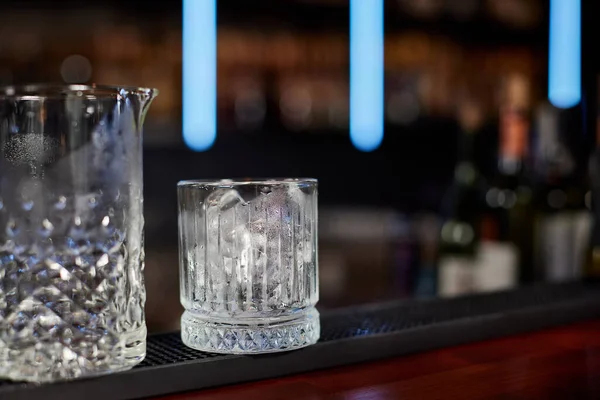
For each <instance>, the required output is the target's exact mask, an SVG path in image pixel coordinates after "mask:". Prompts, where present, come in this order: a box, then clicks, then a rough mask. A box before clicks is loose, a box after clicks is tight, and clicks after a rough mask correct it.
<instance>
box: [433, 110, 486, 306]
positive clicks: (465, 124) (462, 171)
mask: <svg viewBox="0 0 600 400" xmlns="http://www.w3.org/2000/svg"><path fill="white" fill-rule="evenodd" d="M481 115H482V114H481V112H480V109H479V107H478V104H477V103H476V102H474V101H469V100H467V101H463V102H461V104H460V105H459V110H458V120H459V123H460V127H461V132H460V135H459V148H458V163H457V165H456V167H455V170H454V180H453V182H452V184H451V186H450V189H449V191H448V192H447V193H446V196H445V198H444V200H443V203H444V204H443V205H442V217H443V219H444V222H443V224H442V229H441V236H440V255H439V261H438V291H439V295H440V296H443V297H450V296H459V295H463V294H466V293H471V292H473V291H475V288H476V285H477V277H476V276H477V257H476V252H477V249H478V246H479V226H480V216H481V215H480V212H481V201H480V200H481V175H480V173H479V170H478V168H477V164H476V162H475V152H476V151H475V150H476V149H475V138H476V134H477V130H478V128H479V127H480V126H481Z"/></svg>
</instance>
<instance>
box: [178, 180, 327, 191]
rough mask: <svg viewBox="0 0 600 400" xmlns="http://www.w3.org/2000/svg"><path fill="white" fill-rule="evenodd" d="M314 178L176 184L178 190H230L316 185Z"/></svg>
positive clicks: (194, 181)
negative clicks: (244, 187)
mask: <svg viewBox="0 0 600 400" xmlns="http://www.w3.org/2000/svg"><path fill="white" fill-rule="evenodd" d="M318 183H319V181H318V180H317V179H316V178H238V179H187V180H183V181H179V182H178V183H177V187H178V188H190V189H204V188H232V187H239V186H276V185H287V184H301V185H302V184H304V185H317V184H318Z"/></svg>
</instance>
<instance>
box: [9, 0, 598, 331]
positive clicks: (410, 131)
mask: <svg viewBox="0 0 600 400" xmlns="http://www.w3.org/2000/svg"><path fill="white" fill-rule="evenodd" d="M364 1H367V2H368V1H369V0H364ZM217 3H218V6H217V7H218V8H217V23H218V44H217V72H218V94H217V107H218V109H217V116H218V135H217V139H216V142H215V143H214V145H213V146H212V147H211V148H210V149H208V150H206V151H201V152H198V151H192V150H190V149H189V148H187V146H186V145H185V143H184V141H183V139H182V129H181V126H182V124H181V113H182V100H181V99H182V90H181V88H182V3H181V1H149V0H146V1H143V2H134V1H130V0H120V1H116V0H115V1H108V0H96V1H78V2H71V1H61V2H49V1H37V2H36V1H27V0H19V1H2V2H0V5H2V11H1V12H0V84H18V83H30V82H68V83H88V82H96V83H102V84H126V85H139V86H147V87H156V88H158V89H159V90H160V95H159V97H158V98H157V99H156V101H155V102H154V103H153V105H152V107H151V109H150V113H149V116H148V118H147V120H146V125H145V160H144V162H145V165H144V169H145V172H144V173H145V183H144V184H145V215H146V256H147V263H146V279H147V288H148V302H147V315H148V325H149V328H150V330H152V331H159V330H171V329H176V328H177V327H178V324H179V316H180V312H181V307H180V305H179V297H178V282H179V281H178V259H177V209H176V192H175V185H176V183H177V181H179V180H181V179H187V178H216V177H222V178H225V177H242V176H276V177H282V176H310V177H315V178H318V179H319V181H320V193H319V194H320V199H319V200H320V221H319V222H320V243H319V253H320V254H319V268H320V285H321V286H320V291H321V301H320V305H321V306H322V307H323V308H328V307H339V306H344V305H352V304H357V303H362V302H370V301H377V300H384V299H391V298H410V297H418V298H428V297H435V296H446V297H451V296H458V295H465V294H469V293H477V292H488V291H495V290H506V289H512V288H515V287H517V286H519V285H526V284H532V283H535V282H539V281H564V280H573V279H582V278H587V277H593V276H595V275H598V272H599V271H600V270H599V269H598V268H597V267H595V261H596V260H595V259H594V254H595V255H596V258H598V257H600V252H598V251H596V252H594V246H595V240H594V238H595V237H596V236H600V235H594V234H593V231H594V223H593V221H594V219H593V213H592V212H591V210H592V208H593V204H592V203H593V202H592V192H593V191H594V185H593V183H594V182H596V181H595V180H593V179H590V177H589V166H590V165H591V166H594V165H595V153H594V148H595V136H596V135H595V133H594V132H595V126H596V123H595V121H596V115H597V112H596V111H597V106H596V105H597V97H596V93H597V78H596V71H597V70H596V69H595V65H594V62H593V60H591V59H592V58H593V54H592V52H586V49H587V48H588V46H591V44H588V42H590V41H591V40H593V38H594V35H593V32H594V29H595V28H594V26H593V24H594V21H593V18H594V15H597V14H594V13H593V12H591V10H592V9H591V7H596V6H595V5H593V4H592V3H593V0H590V1H589V2H588V1H586V0H583V6H582V7H583V59H582V61H583V64H582V65H583V67H582V71H583V75H582V82H583V98H582V101H581V102H579V103H578V104H576V105H574V106H572V107H569V108H557V107H555V106H553V105H552V104H550V103H548V101H547V93H548V72H547V71H548V37H549V10H550V6H549V1H548V0H386V1H385V136H384V139H383V142H382V143H381V145H380V146H379V147H378V148H377V149H375V150H374V151H370V152H363V151H360V150H359V149H357V148H355V147H354V146H353V144H352V142H351V140H350V135H349V4H348V1H347V0H339V1H338V0H310V1H309V0H303V1H302V0H254V1H233V0H218V2H217ZM592 49H593V47H592ZM598 180H600V179H598Z"/></svg>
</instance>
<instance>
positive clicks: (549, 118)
mask: <svg viewBox="0 0 600 400" xmlns="http://www.w3.org/2000/svg"><path fill="white" fill-rule="evenodd" d="M537 119H538V121H537V132H536V149H535V172H536V180H537V182H536V193H535V203H536V209H537V211H538V212H539V217H538V221H537V228H536V232H537V238H536V239H537V254H536V256H537V260H536V264H537V270H538V273H539V274H540V276H541V277H542V278H543V279H544V280H547V281H550V282H563V281H569V280H574V279H579V278H580V277H581V275H582V270H581V266H582V258H583V250H584V249H585V244H586V243H587V239H586V238H585V237H584V236H585V232H582V229H581V226H582V225H583V226H584V228H583V231H585V230H586V228H585V225H586V224H587V225H589V223H587V222H585V218H584V217H582V212H585V211H584V209H585V195H586V192H587V188H585V181H584V180H583V179H582V175H583V174H584V172H582V171H585V169H586V167H587V157H584V156H583V154H581V155H578V152H579V151H580V150H581V146H580V144H579V141H580V140H581V137H582V129H581V110H580V109H579V108H574V109H568V110H559V109H557V108H555V107H553V106H551V105H549V104H544V105H542V106H541V107H540V108H539V110H538V116H537ZM578 158H581V160H579V159H578ZM582 220H583V222H582ZM580 241H582V242H583V248H582V247H581V244H579V243H578V242H580Z"/></svg>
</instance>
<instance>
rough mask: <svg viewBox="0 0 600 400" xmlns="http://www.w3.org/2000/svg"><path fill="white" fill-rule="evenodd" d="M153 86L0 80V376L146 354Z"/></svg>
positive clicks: (67, 369) (129, 360)
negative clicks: (145, 171)
mask: <svg viewBox="0 0 600 400" xmlns="http://www.w3.org/2000/svg"><path fill="white" fill-rule="evenodd" d="M156 93H157V92H156V91H155V90H152V89H141V88H139V89H138V88H123V87H103V86H85V85H72V86H45V85H32V86H23V87H7V88H0V377H3V378H9V379H13V380H26V381H34V382H45V381H53V380H62V379H72V378H77V377H81V376H89V375H97V374H103V373H108V372H114V371H120V370H124V369H128V368H131V367H132V366H134V365H135V364H137V363H138V362H140V361H141V360H142V359H143V358H144V356H145V354H146V324H145V320H144V303H145V289H144V278H143V266H144V250H143V234H142V228H143V224H144V219H143V215H142V202H143V199H142V124H143V121H144V117H145V115H146V112H147V110H148V107H149V105H150V102H151V101H152V99H153V98H154V97H155V95H156Z"/></svg>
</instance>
